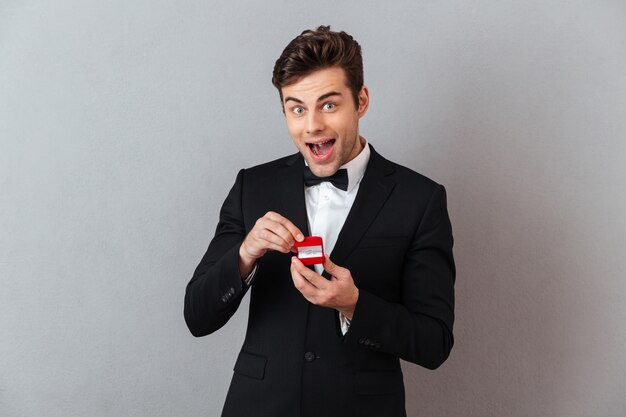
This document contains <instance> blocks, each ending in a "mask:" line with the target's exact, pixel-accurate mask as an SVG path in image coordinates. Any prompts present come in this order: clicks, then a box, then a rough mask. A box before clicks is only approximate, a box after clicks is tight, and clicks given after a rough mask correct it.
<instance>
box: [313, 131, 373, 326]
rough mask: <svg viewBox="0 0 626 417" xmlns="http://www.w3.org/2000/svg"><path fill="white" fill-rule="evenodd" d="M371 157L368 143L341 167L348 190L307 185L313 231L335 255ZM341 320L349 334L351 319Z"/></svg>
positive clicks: (326, 250) (317, 268)
mask: <svg viewBox="0 0 626 417" xmlns="http://www.w3.org/2000/svg"><path fill="white" fill-rule="evenodd" d="M363 141H365V139H363ZM369 159H370V147H369V144H368V143H367V142H365V145H364V146H363V150H362V151H361V153H359V154H358V155H357V156H356V157H355V158H354V159H352V160H351V161H349V162H348V163H346V164H344V165H342V166H341V167H340V169H342V168H344V169H346V170H347V171H348V189H347V190H346V191H343V190H340V189H339V188H336V187H335V186H334V185H332V184H331V183H330V182H321V183H319V184H317V185H314V186H311V187H306V186H305V187H304V200H305V203H306V212H307V217H308V221H309V231H310V232H311V236H321V237H322V240H323V244H324V253H327V254H331V253H332V251H333V249H334V248H335V244H336V243H337V238H338V237H339V232H340V231H341V228H342V227H343V224H344V223H345V221H346V218H347V217H348V213H349V212H350V209H351V208H352V203H354V199H355V198H356V194H357V192H358V191H359V185H360V184H361V180H362V179H363V174H365V169H366V168H367V163H368V162H369ZM314 267H315V271H317V273H318V274H320V275H321V274H322V272H324V269H323V267H322V265H321V264H316V265H314ZM339 322H340V324H341V331H342V333H343V334H346V333H347V332H348V328H349V327H350V322H349V321H348V320H347V319H346V318H345V317H344V315H343V314H341V313H340V314H339Z"/></svg>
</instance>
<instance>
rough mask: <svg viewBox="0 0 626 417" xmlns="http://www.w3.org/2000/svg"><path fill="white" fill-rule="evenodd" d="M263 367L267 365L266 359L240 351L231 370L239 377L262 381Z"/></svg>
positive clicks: (263, 375)
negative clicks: (243, 376)
mask: <svg viewBox="0 0 626 417" xmlns="http://www.w3.org/2000/svg"><path fill="white" fill-rule="evenodd" d="M265 365H267V358H266V357H264V356H261V355H256V354H254V353H250V352H246V351H244V350H242V351H241V352H240V353H239V357H238V358H237V362H235V368H234V369H233V370H234V371H235V373H238V374H239V375H245V376H249V377H250V378H254V379H263V378H264V377H265Z"/></svg>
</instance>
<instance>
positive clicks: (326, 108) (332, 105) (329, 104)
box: [322, 103, 336, 110]
mask: <svg viewBox="0 0 626 417" xmlns="http://www.w3.org/2000/svg"><path fill="white" fill-rule="evenodd" d="M335 107H336V106H335V104H334V103H326V104H324V106H323V107H322V109H324V110H333V109H334V108H335Z"/></svg>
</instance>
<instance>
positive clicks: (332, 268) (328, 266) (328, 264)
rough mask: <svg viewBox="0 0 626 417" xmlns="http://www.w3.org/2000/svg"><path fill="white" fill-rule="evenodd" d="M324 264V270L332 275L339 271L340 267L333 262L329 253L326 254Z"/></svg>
mask: <svg viewBox="0 0 626 417" xmlns="http://www.w3.org/2000/svg"><path fill="white" fill-rule="evenodd" d="M322 265H323V266H324V270H325V271H326V272H328V273H329V274H330V275H335V272H337V269H338V268H339V267H338V266H337V265H335V264H334V263H333V261H331V260H330V256H328V254H327V253H325V254H324V263H323V264H322Z"/></svg>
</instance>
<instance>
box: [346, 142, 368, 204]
mask: <svg viewBox="0 0 626 417" xmlns="http://www.w3.org/2000/svg"><path fill="white" fill-rule="evenodd" d="M359 140H362V141H363V142H365V143H364V145H363V149H362V150H361V152H360V153H359V154H358V155H357V156H356V157H354V159H352V160H351V161H348V162H346V163H345V164H343V165H342V166H341V167H339V168H340V169H341V168H345V169H347V170H348V190H347V192H350V191H352V190H353V189H354V187H356V186H357V185H358V184H359V183H360V182H361V180H362V179H363V175H364V174H365V169H366V168H367V163H368V162H369V160H370V154H371V151H370V145H369V143H368V142H367V140H366V139H365V138H364V137H362V136H360V137H359Z"/></svg>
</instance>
